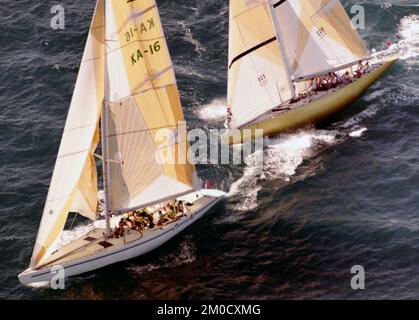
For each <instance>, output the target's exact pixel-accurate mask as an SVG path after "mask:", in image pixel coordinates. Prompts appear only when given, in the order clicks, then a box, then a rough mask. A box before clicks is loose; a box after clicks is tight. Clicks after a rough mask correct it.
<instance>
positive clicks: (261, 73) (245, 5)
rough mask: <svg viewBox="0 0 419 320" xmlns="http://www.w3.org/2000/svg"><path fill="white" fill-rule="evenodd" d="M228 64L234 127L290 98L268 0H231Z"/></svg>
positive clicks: (286, 76) (229, 94)
mask: <svg viewBox="0 0 419 320" xmlns="http://www.w3.org/2000/svg"><path fill="white" fill-rule="evenodd" d="M228 68H229V70H228V104H229V106H230V107H231V109H232V113H233V117H232V122H231V126H232V127H234V128H238V127H241V126H243V125H245V124H247V123H248V122H249V121H251V120H253V119H255V118H256V117H258V116H260V115H261V114H263V113H265V112H267V111H269V110H271V109H273V108H275V107H277V106H279V105H281V104H282V103H283V102H285V101H288V100H290V99H291V97H292V93H291V89H290V85H289V81H288V74H287V71H286V66H285V63H284V58H283V56H282V53H281V50H280V44H279V42H278V40H277V32H276V30H275V28H274V25H273V21H272V19H271V14H270V9H269V7H268V1H267V0H249V1H247V0H246V1H245V0H231V1H230V31H229V65H228Z"/></svg>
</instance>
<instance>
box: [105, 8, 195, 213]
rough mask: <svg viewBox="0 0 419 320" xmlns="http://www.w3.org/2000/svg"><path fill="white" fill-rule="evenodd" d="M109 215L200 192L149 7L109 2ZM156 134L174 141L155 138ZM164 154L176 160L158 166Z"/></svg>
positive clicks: (155, 19) (155, 15)
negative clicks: (187, 158)
mask: <svg viewBox="0 0 419 320" xmlns="http://www.w3.org/2000/svg"><path fill="white" fill-rule="evenodd" d="M106 39H107V78H106V81H107V96H108V97H109V101H108V103H107V104H106V108H107V112H106V114H107V119H106V121H107V127H108V130H107V131H108V132H106V137H107V146H108V154H107V155H106V157H107V159H108V160H109V161H108V174H109V197H110V204H109V209H110V210H111V211H124V210H127V209H131V208H139V207H142V206H145V205H150V204H154V203H157V202H161V201H163V200H165V199H170V198H175V197H176V196H178V195H181V194H186V193H188V192H191V191H193V190H195V189H197V188H199V184H198V178H197V175H196V170H195V167H194V165H191V164H188V163H187V162H186V161H185V162H184V163H179V161H178V160H179V159H186V152H187V147H189V144H188V143H187V141H186V135H182V134H180V133H179V132H177V126H178V123H179V122H180V121H183V119H184V117H183V112H182V106H181V103H180V98H179V93H178V89H177V84H176V78H175V74H174V70H173V65H172V61H171V59H170V55H169V50H168V47H167V44H166V40H165V37H164V33H163V29H162V25H161V21H160V17H159V12H158V9H157V6H156V3H155V1H153V0H144V1H131V2H126V1H117V0H113V1H107V6H106ZM162 130H163V131H165V132H172V133H173V136H174V137H175V138H174V141H172V142H169V143H168V141H164V139H161V135H162ZM168 153H172V154H174V155H176V156H177V158H176V159H175V160H176V161H173V162H163V161H160V160H162V157H163V156H164V155H166V154H168Z"/></svg>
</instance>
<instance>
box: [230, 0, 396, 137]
mask: <svg viewBox="0 0 419 320" xmlns="http://www.w3.org/2000/svg"><path fill="white" fill-rule="evenodd" d="M370 59H371V55H370V53H369V51H368V50H367V48H366V47H365V44H364V43H363V41H362V39H361V38H360V36H359V34H358V32H357V31H356V30H355V28H354V27H353V25H352V23H351V21H350V19H349V17H348V15H347V13H346V11H345V9H344V8H343V6H342V4H341V3H340V1H338V0H253V1H252V0H251V1H247V0H231V1H230V31H229V63H228V107H229V123H228V125H229V127H230V129H231V131H230V132H229V134H227V135H226V137H225V139H226V140H225V142H226V143H230V144H235V143H241V142H244V141H246V140H250V139H254V138H255V135H257V134H258V131H259V132H260V130H263V135H265V136H269V135H274V134H277V133H280V132H284V131H287V130H292V129H296V128H298V127H302V126H304V125H307V124H316V123H319V122H321V121H323V120H325V119H327V118H328V117H330V116H332V115H334V114H335V113H337V112H339V111H341V110H342V109H344V108H346V107H348V106H349V105H351V104H352V103H353V102H354V101H356V100H357V99H358V98H359V97H360V96H361V95H362V94H363V92H365V90H367V89H368V88H369V87H370V86H371V85H372V84H373V83H374V82H375V81H377V79H379V78H380V76H382V75H383V73H384V72H385V71H386V70H388V68H389V67H390V66H391V65H393V64H394V62H395V61H396V60H397V57H395V56H394V55H393V56H388V57H387V58H386V60H385V61H381V62H380V63H374V64H371V65H370V66H369V68H368V70H365V72H363V74H362V75H361V76H359V77H356V78H352V79H351V81H349V82H348V83H345V84H339V85H337V86H335V87H334V88H333V89H330V90H325V91H322V92H317V91H314V90H312V88H311V87H310V84H311V83H313V82H312V81H315V79H316V78H318V77H322V76H325V75H328V74H329V73H337V74H340V75H341V76H342V75H343V74H344V73H345V72H346V71H348V72H350V73H351V75H352V74H354V73H355V72H356V71H357V68H358V65H359V62H360V61H369V60H370ZM245 129H250V131H249V130H246V131H247V132H246V133H244V132H245V131H244V130H245ZM258 129H259V130H258ZM249 132H250V134H249Z"/></svg>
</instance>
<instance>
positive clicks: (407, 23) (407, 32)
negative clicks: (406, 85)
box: [399, 15, 419, 62]
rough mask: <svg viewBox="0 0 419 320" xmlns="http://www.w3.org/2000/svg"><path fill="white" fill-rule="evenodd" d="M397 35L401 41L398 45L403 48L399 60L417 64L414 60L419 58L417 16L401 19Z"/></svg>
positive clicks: (418, 23)
mask: <svg viewBox="0 0 419 320" xmlns="http://www.w3.org/2000/svg"><path fill="white" fill-rule="evenodd" d="M399 35H400V36H401V38H402V39H403V40H402V42H401V44H399V45H402V46H404V47H405V51H404V53H403V55H402V57H401V59H402V60H408V61H410V62H418V61H417V59H415V58H417V57H418V56H419V16H418V15H410V16H407V17H404V18H403V19H401V20H400V24H399Z"/></svg>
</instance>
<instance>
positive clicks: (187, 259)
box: [127, 235, 196, 275]
mask: <svg viewBox="0 0 419 320" xmlns="http://www.w3.org/2000/svg"><path fill="white" fill-rule="evenodd" d="M195 251H196V248H195V244H194V243H193V241H192V236H190V235H189V236H187V237H186V239H185V240H183V241H182V242H181V243H180V245H179V247H177V248H176V250H175V252H173V253H169V254H165V255H161V256H159V258H158V259H157V261H155V262H153V263H147V264H143V265H130V266H129V267H128V268H127V270H128V271H130V272H132V273H134V274H137V275H140V274H143V273H146V272H151V271H154V270H159V269H164V268H175V267H179V266H182V265H185V264H191V263H193V262H195V261H196V255H195Z"/></svg>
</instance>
